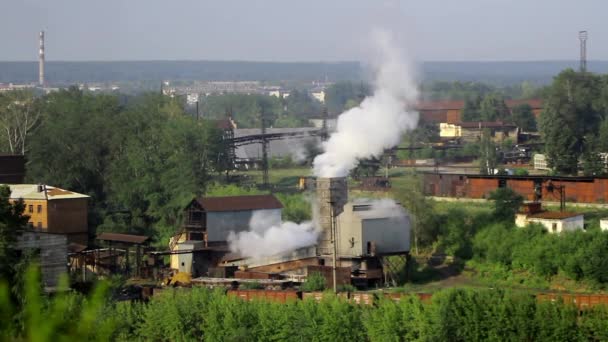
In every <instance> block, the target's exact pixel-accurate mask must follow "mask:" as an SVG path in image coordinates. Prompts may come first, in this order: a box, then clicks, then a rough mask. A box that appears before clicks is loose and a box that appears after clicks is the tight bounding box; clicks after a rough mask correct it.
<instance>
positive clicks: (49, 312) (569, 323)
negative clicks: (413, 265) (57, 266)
mask: <svg viewBox="0 0 608 342" xmlns="http://www.w3.org/2000/svg"><path fill="white" fill-rule="evenodd" d="M26 278H27V281H26V284H27V285H26V290H25V293H26V301H25V303H26V305H25V307H24V309H23V310H22V312H17V311H16V310H15V309H14V307H13V306H12V305H11V304H10V301H9V300H8V299H7V298H8V289H7V288H6V286H5V285H3V286H1V287H0V316H2V317H0V318H2V319H1V320H0V338H1V339H2V340H31V341H63V340H66V341H67V340H70V341H71V340H78V341H86V340H90V341H105V340H116V341H138V340H140V341H200V340H204V341H482V340H483V341H575V340H576V341H605V340H606V339H608V308H606V307H596V308H594V309H591V310H588V311H585V312H584V314H583V315H582V316H579V315H578V312H577V309H576V308H575V307H573V306H569V305H565V304H563V303H561V302H559V301H558V302H555V303H551V302H542V303H539V302H537V301H536V300H535V298H534V297H533V296H530V295H526V294H521V293H519V294H518V293H511V292H506V291H501V290H462V289H452V290H446V291H441V292H438V293H437V294H435V295H434V296H433V299H432V301H431V302H429V303H423V302H421V301H420V300H419V299H418V297H416V296H412V297H404V298H402V299H401V301H399V302H394V301H392V300H389V299H382V298H381V299H380V301H379V302H378V303H377V304H376V305H374V306H365V305H357V304H354V303H352V302H348V301H346V300H344V299H341V298H337V297H335V296H333V295H331V294H328V295H327V296H326V297H325V298H324V299H323V300H322V301H321V302H320V303H317V302H315V301H313V300H305V301H292V302H289V303H286V304H280V303H271V302H264V301H253V302H245V301H242V300H241V299H239V298H236V297H228V296H226V295H225V293H224V292H223V291H222V290H209V289H205V288H192V289H167V290H166V291H164V292H163V293H161V294H160V295H158V296H155V297H153V298H152V299H151V300H150V302H148V303H142V302H118V303H117V302H112V301H109V300H107V299H106V297H105V295H104V294H105V293H106V291H105V288H103V287H99V288H98V289H97V290H96V291H94V293H93V294H92V295H91V296H90V297H88V298H86V297H83V296H81V295H78V294H73V293H67V292H66V293H62V294H59V295H56V296H54V297H52V298H47V297H45V296H42V295H40V293H39V291H38V287H37V284H38V280H37V279H36V278H37V274H36V273H35V272H32V271H30V272H28V276H27V277H26Z"/></svg>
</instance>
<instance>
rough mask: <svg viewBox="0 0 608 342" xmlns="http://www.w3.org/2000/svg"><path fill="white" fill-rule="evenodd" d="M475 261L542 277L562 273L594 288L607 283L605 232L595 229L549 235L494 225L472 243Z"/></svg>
mask: <svg viewBox="0 0 608 342" xmlns="http://www.w3.org/2000/svg"><path fill="white" fill-rule="evenodd" d="M473 249H474V254H475V259H476V260H478V261H479V262H486V263H490V264H499V265H503V266H504V267H507V268H508V269H509V270H526V271H528V272H531V273H532V274H535V275H538V276H541V277H546V278H549V277H552V276H555V275H558V274H564V275H566V276H567V277H568V278H571V279H574V280H577V281H581V280H586V281H589V282H591V283H592V284H595V285H597V286H605V284H606V283H608V257H607V256H606V250H608V233H606V232H603V231H600V230H599V229H598V230H589V231H574V232H562V233H560V234H549V233H547V231H546V230H545V229H544V228H543V227H539V226H529V227H527V228H514V227H511V226H507V225H501V224H496V225H493V226H490V227H488V228H486V229H484V230H482V231H480V232H479V233H478V234H477V235H476V236H475V238H474V240H473Z"/></svg>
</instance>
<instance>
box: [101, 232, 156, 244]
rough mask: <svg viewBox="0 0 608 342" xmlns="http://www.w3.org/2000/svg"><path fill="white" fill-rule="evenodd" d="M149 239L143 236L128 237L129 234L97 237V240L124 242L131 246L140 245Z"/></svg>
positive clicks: (111, 234)
mask: <svg viewBox="0 0 608 342" xmlns="http://www.w3.org/2000/svg"><path fill="white" fill-rule="evenodd" d="M148 239H149V237H147V236H143V235H129V234H118V233H101V234H99V235H97V240H103V241H113V242H125V243H132V244H142V243H144V242H146V241H147V240H148Z"/></svg>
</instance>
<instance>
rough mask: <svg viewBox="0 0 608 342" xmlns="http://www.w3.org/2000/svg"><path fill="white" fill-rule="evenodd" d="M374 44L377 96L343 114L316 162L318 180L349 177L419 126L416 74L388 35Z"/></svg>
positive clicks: (378, 36) (381, 33)
mask: <svg viewBox="0 0 608 342" xmlns="http://www.w3.org/2000/svg"><path fill="white" fill-rule="evenodd" d="M374 42H375V43H376V45H377V51H378V56H377V58H375V60H374V61H373V63H372V66H373V68H374V74H375V75H376V76H375V80H374V92H373V95H371V96H369V97H367V98H365V99H364V100H363V102H362V103H361V104H360V105H359V106H358V107H355V108H352V109H350V110H348V111H346V112H344V113H342V114H340V116H339V117H338V122H337V130H336V132H334V133H333V134H332V135H331V136H330V138H329V140H328V141H327V142H325V143H324V144H323V150H324V152H323V153H322V154H320V155H318V156H317V157H316V158H315V160H314V162H313V166H314V174H315V176H318V177H346V176H347V175H348V173H349V171H350V170H352V169H353V168H354V167H355V166H356V165H357V162H358V160H359V159H363V158H369V157H373V156H375V157H378V156H380V155H381V154H382V153H383V152H384V150H385V149H387V148H391V147H393V146H395V145H397V144H399V142H400V140H401V136H402V134H403V133H404V132H405V131H407V130H411V129H414V128H415V127H416V125H417V123H418V113H417V112H415V111H412V110H411V108H413V106H414V105H415V103H416V100H417V98H418V89H417V87H416V83H415V82H414V80H413V73H412V71H411V70H410V68H409V67H408V65H407V64H406V63H405V62H404V59H403V58H402V56H401V54H400V52H399V50H398V49H397V48H396V47H395V44H394V41H393V39H392V37H391V35H390V34H389V33H388V32H385V31H377V32H375V34H374Z"/></svg>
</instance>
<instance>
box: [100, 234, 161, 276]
mask: <svg viewBox="0 0 608 342" xmlns="http://www.w3.org/2000/svg"><path fill="white" fill-rule="evenodd" d="M97 240H98V241H99V242H100V243H101V244H103V245H106V246H107V250H106V251H107V256H108V257H109V259H110V264H109V265H108V266H110V270H111V271H112V272H116V273H124V274H127V275H133V274H132V270H131V263H130V260H129V255H130V249H131V248H133V247H134V248H135V274H134V275H135V276H137V277H138V276H139V275H140V273H141V272H140V271H141V266H142V263H141V260H142V258H141V256H142V246H143V245H145V244H147V242H148V240H149V238H148V237H147V236H142V235H128V234H117V233H101V234H99V235H97ZM97 251H99V252H101V251H103V250H97ZM121 255H124V262H123V264H124V267H121V265H120V263H119V259H121ZM99 256H100V254H99V253H97V257H96V258H95V260H96V261H95V262H96V264H97V263H98V259H99Z"/></svg>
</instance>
